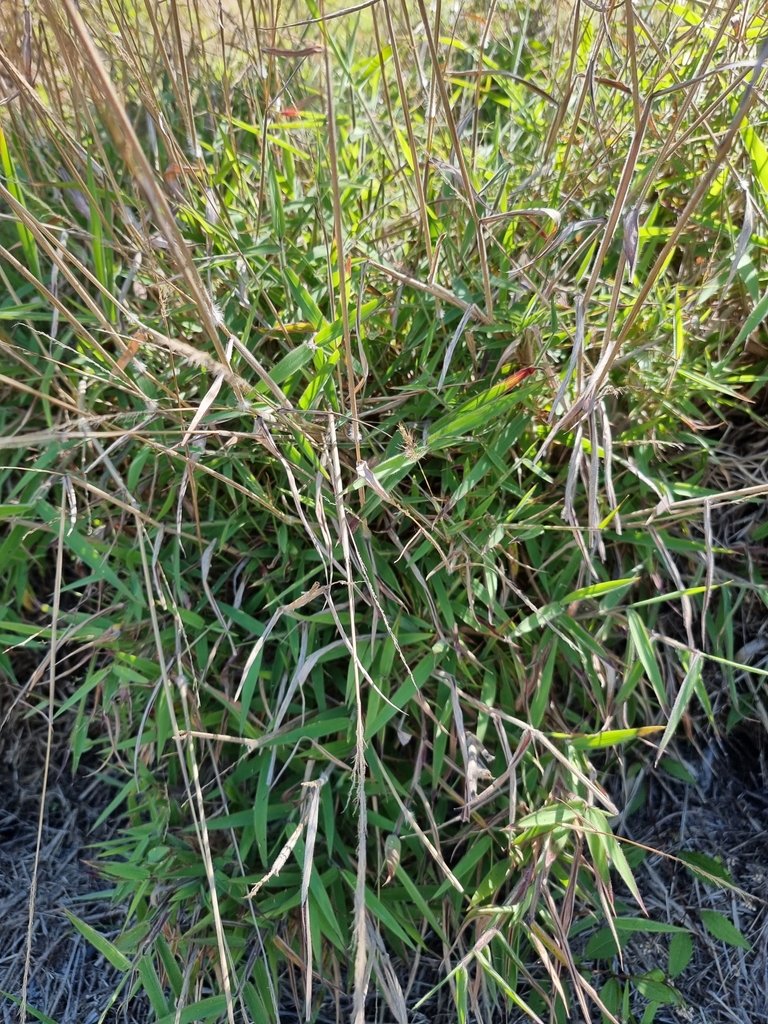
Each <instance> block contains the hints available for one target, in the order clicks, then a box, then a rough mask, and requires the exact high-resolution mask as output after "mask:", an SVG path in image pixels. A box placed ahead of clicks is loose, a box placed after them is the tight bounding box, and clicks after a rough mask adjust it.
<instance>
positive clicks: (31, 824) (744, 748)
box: [0, 707, 768, 1024]
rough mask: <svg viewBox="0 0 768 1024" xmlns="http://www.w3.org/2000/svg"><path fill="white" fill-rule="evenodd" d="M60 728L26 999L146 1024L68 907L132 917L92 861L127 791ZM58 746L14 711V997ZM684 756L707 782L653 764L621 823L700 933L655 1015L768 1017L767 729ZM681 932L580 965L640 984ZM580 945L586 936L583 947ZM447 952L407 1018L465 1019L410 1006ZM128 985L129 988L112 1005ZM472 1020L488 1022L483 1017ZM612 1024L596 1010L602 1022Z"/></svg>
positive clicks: (8, 826)
mask: <svg viewBox="0 0 768 1024" xmlns="http://www.w3.org/2000/svg"><path fill="white" fill-rule="evenodd" d="M6 710H7V707H6V708H4V709H3V717H4V715H5V711H6ZM0 720H1V718H0ZM59 732H60V733H62V735H60V736H58V737H57V738H56V739H55V742H54V745H53V749H52V751H51V766H50V771H49V785H48V796H47V800H46V815H45V823H44V828H43V834H42V847H41V856H40V862H39V868H38V882H37V895H36V909H35V925H34V931H33V938H32V948H31V956H30V980H29V990H28V998H29V1001H30V1003H31V1004H32V1006H34V1007H35V1008H36V1009H38V1010H40V1011H42V1012H43V1013H45V1014H46V1015H47V1016H48V1017H50V1018H52V1019H53V1020H54V1021H56V1022H57V1024H96V1021H98V1020H99V1019H100V1018H101V1017H102V1014H103V1013H104V1011H105V1009H106V1008H107V1007H108V1006H109V1005H110V1003H112V1008H111V1009H110V1010H109V1011H108V1012H107V1014H106V1016H105V1017H104V1018H103V1019H104V1020H105V1021H106V1022H109V1024H117V1022H118V1021H125V1022H127V1024H143V1022H144V1021H147V1020H150V1019H152V1014H151V1011H150V1010H149V1008H148V1006H147V1005H146V1004H145V1003H144V1002H143V1001H142V1000H141V999H135V998H134V999H130V984H131V978H130V976H129V977H128V978H126V977H125V976H124V975H122V974H121V973H120V972H119V971H117V970H116V969H115V968H113V967H112V966H111V965H110V964H109V963H108V962H107V961H106V960H105V959H104V958H103V956H102V955H101V954H99V953H98V952H97V951H96V950H95V949H94V948H93V947H92V946H91V945H90V944H89V943H88V942H87V941H86V940H85V939H84V938H83V937H82V936H81V935H80V933H79V932H77V931H76V930H75V929H74V928H73V927H72V925H71V924H70V922H69V920H68V919H67V917H66V915H65V913H64V910H65V908H66V909H69V910H71V912H73V913H75V914H76V915H77V916H78V917H79V918H81V919H82V920H85V921H87V922H88V923H89V924H90V925H92V926H93V927H94V928H96V929H97V930H98V931H99V932H101V933H102V934H104V935H106V936H107V937H110V938H112V939H114V938H115V937H116V936H117V934H118V933H119V931H120V928H121V926H122V925H123V922H124V908H120V907H114V906H113V905H112V904H111V903H110V902H109V901H108V900H106V899H104V898H103V897H102V898H99V897H98V896H97V895H96V894H97V893H98V891H99V890H100V889H101V890H103V883H102V882H101V881H100V880H99V879H98V877H97V876H96V875H95V874H94V873H93V871H92V869H91V868H89V866H88V863H87V861H88V859H89V858H90V856H91V855H92V854H91V851H90V850H89V844H91V843H93V842H95V841H98V840H103V839H105V838H107V837H108V836H109V835H110V834H111V833H110V829H111V830H112V831H114V826H110V825H109V824H106V825H102V826H99V827H98V828H97V829H96V830H95V831H94V828H93V827H94V824H95V822H96V820H97V818H98V816H99V814H100V813H101V811H102V809H103V808H105V807H106V806H107V804H108V803H109V800H110V799H111V797H112V795H113V793H114V790H113V789H112V787H110V785H109V784H108V783H107V782H106V781H105V780H104V778H103V777H102V776H101V775H100V774H98V773H97V772H96V771H95V770H94V767H95V766H93V765H91V766H84V767H82V768H81V769H80V770H79V771H78V773H77V774H76V775H75V776H74V777H73V776H72V771H71V761H70V755H69V752H68V744H67V738H66V736H65V735H63V733H64V730H63V729H62V730H59ZM46 741H47V727H46V723H45V721H44V719H43V717H42V715H39V714H35V715H33V716H30V715H29V713H28V709H27V712H26V713H21V712H20V711H16V712H15V713H14V714H13V715H12V717H11V719H10V720H9V721H8V722H7V723H6V725H5V727H4V728H3V729H2V731H0V990H2V991H3V992H5V993H11V994H13V995H16V996H18V995H19V994H20V991H21V984H22V975H23V971H24V963H25V951H26V946H27V921H28V906H29V890H30V880H31V877H32V874H33V868H34V859H35V845H36V836H37V818H38V813H39V806H40V788H41V781H42V772H43V765H44V762H45V748H46ZM702 755H703V756H702ZM680 760H681V763H682V764H683V765H687V766H688V770H689V771H690V773H691V775H692V777H693V778H694V779H695V783H690V782H689V783H684V782H681V781H680V780H678V779H676V778H674V777H673V776H672V775H670V774H668V773H666V772H664V771H663V770H661V769H659V770H652V769H651V768H650V767H649V768H645V769H643V771H642V773H641V783H642V786H643V787H644V789H645V800H644V802H643V807H642V808H641V809H640V810H639V811H637V812H636V813H635V814H633V815H632V816H630V817H628V818H627V819H626V820H625V821H624V823H623V827H622V828H621V830H620V831H621V833H622V834H623V835H624V836H626V837H627V838H628V839H631V840H632V841H634V842H635V843H640V844H643V845H645V846H647V847H651V848H653V850H654V851H657V852H654V853H651V854H648V855H647V856H646V858H645V860H644V861H643V863H642V864H640V865H639V866H638V867H637V868H636V869H635V871H636V878H637V881H638V884H639V887H640V890H641V893H642V896H643V900H644V902H645V905H646V907H647V909H648V911H649V913H650V916H651V918H653V919H655V920H657V921H663V922H666V923H670V924H676V925H683V926H685V927H687V928H689V929H690V932H691V934H692V936H693V947H694V951H693V957H692V959H691V962H690V964H689V965H688V967H687V968H686V969H685V970H684V971H683V972H682V974H680V975H679V976H678V977H676V978H674V979H669V977H668V976H667V977H666V978H665V980H667V981H670V980H671V984H673V985H674V988H675V989H676V991H677V992H678V993H679V996H680V999H679V1004H680V1005H677V1006H675V1005H672V1004H670V1005H662V1006H660V1007H659V1009H658V1010H657V1012H656V1016H655V1020H656V1021H658V1022H662V1024H666V1022H669V1024H678V1022H689V1021H690V1022H701V1024H731V1022H738V1024H752V1022H760V1021H768V746H766V743H765V740H764V732H763V730H762V728H758V727H757V726H755V727H744V726H742V727H740V729H739V730H738V732H736V733H735V734H734V735H733V736H732V737H731V738H730V739H727V740H719V741H714V740H713V741H712V743H711V744H710V745H709V746H708V747H706V748H703V747H702V744H701V742H699V743H698V750H695V749H694V748H686V749H684V750H683V749H682V748H681V751H680ZM686 853H695V854H704V855H705V856H707V857H710V858H712V860H713V861H714V862H719V863H721V864H722V866H723V867H724V868H725V869H727V871H728V873H729V874H730V878H731V880H732V882H733V885H734V887H735V888H722V887H718V886H715V885H711V884H708V883H707V882H706V880H704V879H703V878H702V877H698V878H697V877H696V876H695V875H694V874H693V873H692V872H691V871H690V870H689V869H688V868H687V867H686V866H685V865H684V864H683V863H682V862H681V860H680V859H679V858H680V855H681V854H682V855H683V856H684V855H685V854H686ZM617 895H619V896H621V893H619V892H618V891H617ZM625 895H628V894H625ZM702 910H705V911H706V910H715V911H718V912H719V913H721V914H723V915H724V916H725V917H727V918H728V919H729V920H730V921H732V922H733V923H735V924H736V925H737V927H738V928H739V930H740V931H741V934H742V935H743V936H744V938H745V939H746V941H747V942H748V943H749V946H750V947H751V948H750V949H749V950H746V949H742V948H739V947H738V946H733V945H729V944H727V943H726V942H723V941H719V940H716V939H714V938H713V937H712V936H711V935H710V934H709V933H708V932H707V930H706V928H705V927H704V925H703V923H702V914H701V911H702ZM638 916H639V915H638ZM669 939H670V936H669V935H663V934H661V935H659V934H637V935H635V936H634V937H633V938H632V939H631V940H630V941H629V942H628V944H627V945H626V947H625V949H624V951H623V963H620V962H619V961H618V958H617V957H614V958H613V959H612V960H595V961H592V962H589V961H584V962H583V966H584V967H587V968H590V967H591V969H592V982H593V983H594V984H595V987H597V988H600V987H601V986H602V984H604V983H605V981H606V980H607V978H608V977H610V976H611V975H613V976H614V977H615V978H617V979H618V980H619V982H620V983H621V984H622V986H623V984H624V982H625V981H626V980H627V979H629V978H633V979H637V978H638V977H642V976H643V975H646V974H647V973H648V972H650V971H652V970H654V969H658V968H661V969H662V971H666V966H667V963H668V948H669ZM578 945H579V943H578V940H577V942H576V943H575V948H578ZM440 959H441V958H440V957H439V956H438V957H435V958H430V957H426V956H425V957H424V958H423V960H422V962H421V964H420V965H416V964H414V965H400V967H401V968H402V974H403V977H402V987H403V990H404V991H406V993H407V997H406V998H407V1004H408V1020H409V1021H412V1022H414V1024H423V1022H424V1021H425V1020H427V1019H428V1018H429V1019H431V1020H433V1021H440V1024H453V1021H454V1014H455V1011H453V1010H452V1005H451V1003H452V1001H451V999H450V997H449V993H448V992H447V990H446V988H445V987H443V988H442V989H441V993H442V994H443V998H438V999H437V1000H435V1001H434V1004H433V1005H432V1006H431V1010H430V1011H429V1012H428V1016H425V1014H424V1013H423V1010H424V1009H427V1007H422V1008H421V1009H422V1012H418V1011H417V1012H413V1010H412V1009H411V1008H412V1006H413V1004H414V1003H416V1002H417V1001H418V999H419V997H420V996H423V995H424V994H425V993H426V992H427V991H428V990H429V989H430V988H431V986H432V985H433V984H434V983H435V982H436V981H437V980H438V979H439V976H440V968H441V964H440ZM398 973H399V972H398ZM121 981H123V982H124V984H125V987H124V988H123V990H122V991H121V992H120V994H119V995H118V996H117V997H116V998H115V996H114V994H115V991H116V990H117V989H118V986H119V985H120V983H121ZM285 981H286V984H285V991H284V992H283V993H281V999H280V1002H281V1004H282V1006H281V1010H284V1013H281V1018H283V1019H284V1020H285V1021H294V1020H298V1019H299V1018H298V1017H297V1016H296V1012H295V1009H294V1007H293V1005H292V1004H293V1002H294V1001H293V999H291V997H290V989H291V987H292V986H291V985H290V983H289V979H288V978H286V979H285ZM409 982H410V984H409ZM282 997H285V998H282ZM646 1006H647V1002H646V1001H645V1000H642V999H640V998H639V997H637V996H635V997H634V999H633V1002H632V1011H633V1013H635V1015H636V1018H637V1019H638V1020H639V1019H640V1017H642V1014H643V1010H644V1008H645V1007H646ZM350 1009H351V1006H349V1005H348V999H346V998H344V997H342V998H341V1000H340V1002H339V1003H337V1002H336V1000H335V999H329V1000H328V1004H327V1005H323V1006H322V1007H321V1008H320V1009H319V1013H318V1017H317V1019H318V1021H320V1022H332V1021H335V1020H336V1019H337V1012H338V1011H340V1013H341V1019H342V1020H343V1019H347V1018H348V1015H349V1010H350ZM367 1009H368V1012H367V1017H368V1019H369V1020H370V1021H372V1022H373V1021H378V1022H381V1024H386V1022H387V1021H389V1020H391V1019H392V1017H391V1012H390V1011H389V1009H388V1007H387V1005H386V1001H385V1000H384V999H382V997H381V993H378V992H376V989H375V987H374V986H372V987H371V990H370V994H369V1001H368V1007H367ZM575 1013H576V1014H578V1010H576V1011H575ZM484 1016H485V1015H484ZM470 1017H471V1018H472V1020H474V1019H475V1016H474V1014H470ZM28 1019H30V1020H31V1019H32V1017H29V1018H28ZM518 1019H520V1020H522V1019H524V1018H523V1017H522V1016H520V1017H518V1015H516V1014H512V1015H510V1016H509V1017H503V1016H500V1015H498V1014H493V1013H492V1014H490V1015H489V1016H488V1022H489V1024H490V1022H493V1024H501V1022H502V1020H504V1021H505V1022H506V1021H509V1022H510V1024H511V1022H512V1021H517V1020H518ZM572 1019H574V1020H575V1019H577V1017H576V1016H574V1017H573V1018H572ZM600 1019H601V1017H600V1014H599V1013H598V1012H596V1011H595V1013H594V1014H593V1020H594V1021H599V1020H600ZM18 1021H19V1008H18V1006H17V1005H16V1004H15V1003H14V1002H13V1001H12V1000H10V999H9V998H7V997H6V996H0V1024H11V1022H13V1024H17V1022H18Z"/></svg>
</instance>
